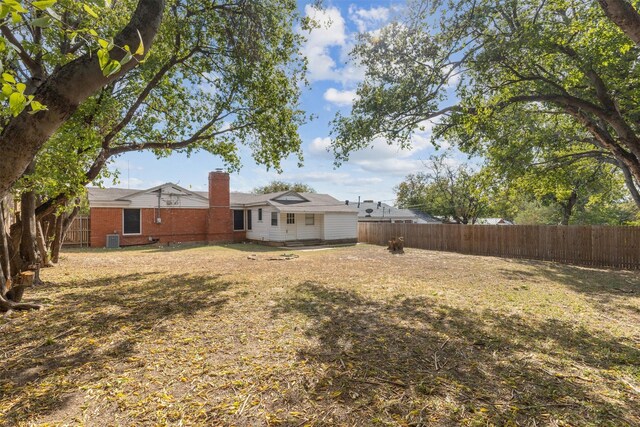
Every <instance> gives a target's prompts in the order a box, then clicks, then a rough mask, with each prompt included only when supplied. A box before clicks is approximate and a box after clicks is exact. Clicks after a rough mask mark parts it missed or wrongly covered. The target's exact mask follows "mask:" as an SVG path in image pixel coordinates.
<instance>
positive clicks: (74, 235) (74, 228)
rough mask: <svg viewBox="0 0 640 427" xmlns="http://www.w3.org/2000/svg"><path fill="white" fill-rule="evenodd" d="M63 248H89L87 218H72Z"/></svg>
mask: <svg viewBox="0 0 640 427" xmlns="http://www.w3.org/2000/svg"><path fill="white" fill-rule="evenodd" d="M62 244H63V245H64V246H89V217H88V216H80V215H78V216H77V217H75V218H74V220H73V222H72V223H71V225H70V226H69V229H68V230H67V235H66V236H65V237H64V242H62Z"/></svg>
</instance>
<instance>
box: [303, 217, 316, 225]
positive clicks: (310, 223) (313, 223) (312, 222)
mask: <svg viewBox="0 0 640 427" xmlns="http://www.w3.org/2000/svg"><path fill="white" fill-rule="evenodd" d="M309 220H311V222H309ZM304 225H316V216H315V214H304Z"/></svg>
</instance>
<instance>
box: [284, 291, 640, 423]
mask: <svg viewBox="0 0 640 427" xmlns="http://www.w3.org/2000/svg"><path fill="white" fill-rule="evenodd" d="M274 310H275V311H274V316H276V317H277V316H280V315H282V314H283V313H297V314H302V315H304V316H305V317H306V318H307V319H308V322H307V327H306V329H305V331H304V332H305V334H306V335H307V337H308V338H309V339H311V341H312V342H315V343H316V344H313V345H310V346H309V347H307V348H303V349H301V350H300V352H299V357H300V358H301V359H303V360H305V361H306V363H307V364H309V365H312V366H316V368H317V371H318V372H319V374H318V376H317V377H316V376H314V378H311V379H309V383H308V384H306V385H305V388H306V389H307V390H308V393H309V397H310V398H311V399H314V400H319V401H320V400H322V402H324V403H322V404H324V405H331V404H336V405H342V406H346V407H347V408H346V409H345V410H343V411H342V413H343V414H344V415H343V418H342V419H339V420H338V421H339V422H340V423H345V424H349V425H351V424H353V425H360V424H361V423H362V420H363V419H370V420H373V419H376V420H378V421H380V422H382V423H384V422H388V423H398V421H399V420H402V423H405V424H407V425H427V424H435V425H458V424H460V423H479V424H478V425H486V424H497V425H505V424H508V425H511V424H513V425H516V423H517V425H536V423H538V425H540V423H542V424H543V425H548V424H552V425H555V423H557V422H559V423H563V422H564V423H569V424H571V425H585V424H589V425H638V424H637V423H639V422H640V405H638V396H637V395H636V394H634V392H633V391H632V390H631V389H630V388H629V387H627V385H625V384H624V383H623V382H622V381H620V380H619V377H620V376H622V375H628V376H629V377H630V378H633V377H634V375H638V374H640V349H638V348H637V347H635V346H634V345H633V343H630V342H621V341H620V340H619V339H616V338H614V337H613V336H610V335H608V334H606V333H599V334H595V333H594V332H593V331H587V330H584V329H581V328H580V327H576V325H574V324H569V323H566V322H561V321H555V320H548V321H543V322H540V321H534V320H531V319H525V318H522V317H518V316H508V317H505V316H503V315H499V314H496V313H493V312H490V311H485V312H482V313H476V312H472V311H467V310H460V309H455V308H452V307H448V306H444V305H438V304H436V303H434V301H432V300H429V299H427V298H397V299H395V300H392V301H376V300H369V299H365V298H363V297H361V296H359V295H358V294H357V293H354V292H348V291H343V290H336V289H331V288H329V287H326V286H323V285H319V284H315V283H310V282H306V283H302V284H300V285H299V286H297V287H296V288H295V289H294V291H293V292H292V293H291V294H290V295H289V297H288V298H287V299H285V300H283V301H281V302H280V304H279V306H278V307H276V308H275V309H274ZM334 413H335V411H334ZM334 421H335V420H334ZM402 423H400V424H402ZM402 425H404V424H402ZM474 425H475V424H474Z"/></svg>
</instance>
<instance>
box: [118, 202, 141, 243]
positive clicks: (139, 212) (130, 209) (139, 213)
mask: <svg viewBox="0 0 640 427" xmlns="http://www.w3.org/2000/svg"><path fill="white" fill-rule="evenodd" d="M125 210H129V211H133V210H137V211H138V218H139V220H140V232H139V233H125V232H124V211H125ZM122 235H123V236H141V235H142V209H140V208H122Z"/></svg>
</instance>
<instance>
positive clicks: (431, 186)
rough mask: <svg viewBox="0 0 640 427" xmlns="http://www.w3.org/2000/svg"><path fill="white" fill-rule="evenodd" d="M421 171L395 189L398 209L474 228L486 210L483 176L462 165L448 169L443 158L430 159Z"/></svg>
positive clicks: (447, 162)
mask: <svg viewBox="0 0 640 427" xmlns="http://www.w3.org/2000/svg"><path fill="white" fill-rule="evenodd" d="M425 167H426V169H427V172H420V173H417V174H410V175H408V176H407V177H406V178H405V181H403V182H401V183H400V184H399V185H398V186H397V187H396V188H395V192H396V201H397V204H398V206H400V207H402V208H409V209H418V210H423V211H425V212H428V213H429V214H432V215H436V216H440V217H443V218H445V219H446V220H448V221H452V222H455V223H458V224H475V222H476V221H477V219H478V217H480V216H481V215H482V214H483V213H484V212H486V210H487V207H488V189H487V188H488V187H487V185H486V181H485V180H484V177H483V175H482V174H481V173H478V172H474V171H472V170H470V169H469V168H468V167H467V166H465V165H460V166H452V165H451V164H450V161H449V159H448V158H447V157H446V156H445V155H442V156H437V157H431V159H430V161H429V162H428V163H426V164H425Z"/></svg>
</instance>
